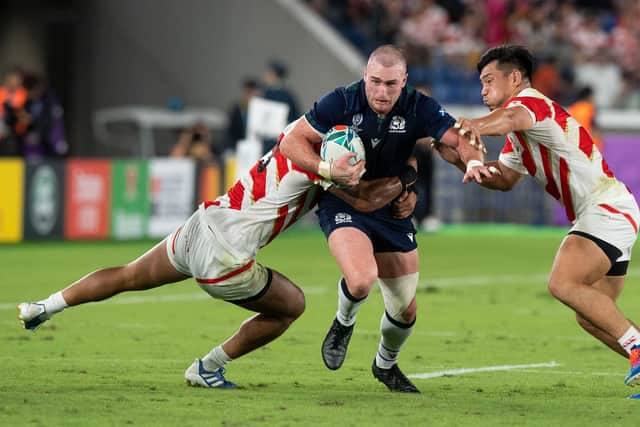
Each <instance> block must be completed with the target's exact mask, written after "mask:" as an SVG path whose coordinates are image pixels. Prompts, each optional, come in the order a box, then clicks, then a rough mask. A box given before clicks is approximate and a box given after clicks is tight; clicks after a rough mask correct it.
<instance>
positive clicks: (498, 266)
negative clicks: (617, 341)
mask: <svg viewBox="0 0 640 427" xmlns="http://www.w3.org/2000/svg"><path fill="white" fill-rule="evenodd" d="M474 230H475V231H474ZM507 230H508V232H505V229H504V228H500V229H496V228H486V227H483V228H455V227H454V228H448V229H445V230H444V231H443V232H441V233H439V234H435V235H431V234H420V235H419V245H420V251H421V284H420V288H419V292H418V305H419V314H418V321H417V324H416V327H415V330H414V334H413V335H412V337H411V338H410V340H409V341H408V342H407V344H406V345H405V347H404V349H403V351H402V353H401V358H400V366H401V367H402V369H403V370H404V372H405V373H407V374H418V373H429V372H437V371H443V370H449V369H460V368H481V367H488V366H499V365H519V364H536V363H549V362H556V363H557V364H558V365H559V366H556V367H551V368H549V367H541V368H532V369H519V370H510V371H495V372H475V373H468V374H464V375H449V376H444V377H438V378H430V379H415V380H414V382H415V383H416V385H417V386H418V388H420V389H421V390H422V394H420V395H400V394H391V393H389V392H387V391H386V389H385V388H384V387H383V386H382V385H381V384H380V383H378V382H376V381H375V380H374V379H373V377H372V376H371V373H370V365H371V361H372V359H373V357H374V355H375V352H376V349H377V344H378V340H379V332H378V327H379V320H380V315H381V313H382V299H381V296H380V293H379V292H378V291H376V292H374V293H372V295H370V298H369V300H368V301H367V303H366V304H365V305H364V306H363V308H362V309H361V311H360V314H359V316H358V322H357V326H356V330H355V332H354V336H353V338H352V341H351V345H350V348H349V353H348V357H347V360H346V362H345V364H344V366H343V367H342V368H341V369H340V370H338V371H329V370H327V369H326V368H325V367H324V365H323V363H322V360H321V357H320V343H321V342H322V339H323V337H324V334H325V333H326V330H327V328H328V326H329V325H330V323H331V319H332V317H333V315H334V313H335V310H336V293H335V291H336V283H337V279H338V277H339V276H338V274H339V273H338V270H337V267H336V266H335V264H334V262H333V260H332V258H331V256H330V255H329V253H328V251H327V247H326V243H325V241H324V238H323V237H322V235H321V233H320V232H319V231H316V230H302V229H294V230H292V231H290V232H287V233H285V234H284V235H283V236H282V237H281V238H279V239H277V240H276V241H275V242H273V243H272V244H271V245H270V246H269V247H267V248H265V250H264V251H263V252H262V253H261V254H260V257H259V260H260V261H261V262H262V263H264V264H266V265H269V266H271V267H273V268H275V269H277V270H279V271H281V272H282V273H284V274H285V275H287V276H288V277H290V278H291V279H293V280H294V281H295V282H296V283H298V284H299V285H300V286H301V287H302V288H303V290H305V291H306V294H307V310H306V312H305V314H304V315H303V316H302V317H301V318H300V319H299V320H298V321H297V322H296V323H294V324H293V325H292V327H291V329H290V330H289V331H287V332H286V333H285V334H284V335H283V336H282V337H281V338H280V339H278V340H276V341H275V342H273V343H271V344H269V345H268V346H266V347H264V348H262V349H259V350H257V351H256V352H254V353H252V354H249V355H247V356H245V357H244V358H241V359H239V360H236V361H234V362H233V363H232V364H230V365H229V367H228V368H229V369H228V373H227V376H228V378H229V379H230V380H232V381H234V382H236V383H238V384H239V385H241V386H242V389H240V390H204V389H196V388H190V387H187V386H186V385H185V384H184V382H183V371H184V369H185V368H186V367H187V366H188V365H189V364H190V363H191V362H192V361H193V359H194V358H195V357H198V356H201V355H203V354H205V353H206V352H208V351H209V350H210V348H212V347H213V346H214V345H215V344H217V343H219V342H220V341H222V340H224V339H225V338H226V337H227V336H229V335H230V334H231V333H233V332H234V331H235V329H236V328H237V327H238V325H239V324H240V323H241V322H242V321H243V319H245V318H246V317H247V316H248V312H245V311H243V310H241V309H239V308H237V307H235V306H232V305H230V304H225V303H223V302H220V301H215V300H212V299H210V298H207V297H206V294H204V292H202V291H200V290H199V289H198V288H197V286H196V285H195V284H194V283H193V282H192V281H185V282H182V283H179V284H174V285H169V286H166V287H164V288H160V289H155V290H152V291H147V292H144V293H137V294H123V295H119V296H117V297H115V298H113V299H112V300H110V301H108V302H103V303H97V304H89V305H85V306H80V307H75V308H72V309H69V310H66V311H65V312H64V313H62V314H60V315H58V316H57V317H55V318H54V319H53V320H52V321H50V322H48V323H47V324H45V325H44V326H43V327H42V328H41V329H40V330H38V331H37V332H36V333H31V332H27V331H24V330H21V329H20V328H19V325H18V322H17V321H16V320H15V316H16V312H15V309H14V308H13V305H14V304H15V303H17V302H20V301H22V300H32V299H40V298H43V297H45V296H47V295H49V294H50V293H52V292H54V291H56V290H57V289H59V288H61V287H63V286H65V285H66V284H67V283H69V282H71V281H73V280H75V279H76V278H78V277H80V276H81V275H83V274H85V273H87V272H89V271H91V270H93V269H96V268H99V267H102V266H109V265H116V264H121V263H125V262H127V261H129V260H130V259H132V258H133V257H135V256H137V255H138V254H140V253H142V252H143V251H145V250H146V249H147V248H149V247H150V246H151V245H152V244H153V242H146V241H145V242H128V243H117V242H89V243H61V242H37V243H26V244H18V245H1V246H0V271H1V273H0V276H1V280H0V325H1V327H0V378H1V379H2V380H1V381H0V425H2V426H21V425H56V426H58V425H59V426H86V425H91V426H94V425H118V426H119V425H155V426H157V425H176V426H177V425H180V426H188V425H194V426H200V425H224V426H253V425H264V426H274V425H283V426H286V425H288V426H300V425H305V426H306V425H340V426H377V425H380V426H401V425H409V426H422V425H434V426H441V425H442V426H460V425H469V426H528V425H531V426H539V425H546V426H559V425H562V426H574V425H575V426H578V425H580V426H602V425H607V426H615V425H625V426H629V425H635V422H634V421H633V420H634V419H636V420H637V414H639V413H640V406H639V405H640V402H638V401H631V400H628V399H626V398H625V397H626V396H627V395H629V394H630V393H631V392H632V391H633V389H630V388H627V387H625V386H624V384H623V382H622V380H623V377H624V375H625V374H626V373H627V369H628V365H627V362H626V361H625V360H624V359H623V358H621V357H619V356H617V355H615V354H613V353H612V352H610V351H609V350H607V349H605V348H604V347H603V346H602V345H601V344H599V343H598V342H596V341H595V340H594V339H592V338H590V337H589V336H587V335H586V333H584V332H582V331H581V330H580V329H579V327H578V326H577V325H576V324H575V322H574V320H573V314H572V312H571V311H570V310H569V309H568V308H566V307H564V306H563V305H562V304H560V303H559V302H557V301H555V300H553V299H552V298H551V297H550V296H549V295H548V293H547V291H546V286H545V277H546V274H547V272H548V270H549V267H550V265H551V261H552V258H553V255H554V253H555V250H556V248H557V246H558V244H559V243H560V241H561V239H562V237H563V233H564V230H553V229H552V230H549V229H545V230H538V231H539V232H531V231H528V230H523V229H519V228H512V229H507ZM639 276H640V269H637V268H636V267H634V266H633V265H632V266H631V274H630V275H629V278H628V282H627V286H626V290H625V292H624V293H623V295H622V297H621V300H620V304H619V305H620V307H621V308H622V309H623V311H625V313H627V315H629V316H631V317H635V318H636V319H640V311H639V310H638V307H639V306H640V290H638V286H639V285H640V283H639V282H640V279H639ZM141 297H144V298H141ZM152 297H153V299H151V298H152ZM636 391H640V390H636ZM632 415H636V416H635V417H632Z"/></svg>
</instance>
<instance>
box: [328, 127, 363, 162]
mask: <svg viewBox="0 0 640 427" xmlns="http://www.w3.org/2000/svg"><path fill="white" fill-rule="evenodd" d="M348 153H356V154H357V155H356V156H354V157H352V158H351V159H350V160H349V163H351V164H352V165H355V164H356V163H358V161H360V160H365V152H364V144H363V143H362V140H361V139H360V137H359V136H358V134H357V133H356V131H354V130H353V129H352V128H351V127H349V126H346V125H336V126H334V127H332V128H331V129H329V132H327V133H326V135H325V136H324V138H323V139H322V146H321V147H320V157H322V160H324V161H325V162H328V163H332V162H334V161H336V160H338V159H339V158H340V157H343V156H344V155H345V154H348Z"/></svg>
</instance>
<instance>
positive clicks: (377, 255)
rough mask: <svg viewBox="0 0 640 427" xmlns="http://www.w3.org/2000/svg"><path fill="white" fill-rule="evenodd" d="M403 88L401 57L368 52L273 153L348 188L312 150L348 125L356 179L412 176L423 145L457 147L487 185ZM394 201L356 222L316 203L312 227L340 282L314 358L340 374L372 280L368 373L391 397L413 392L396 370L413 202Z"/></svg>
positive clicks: (328, 198) (412, 288)
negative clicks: (361, 164)
mask: <svg viewBox="0 0 640 427" xmlns="http://www.w3.org/2000/svg"><path fill="white" fill-rule="evenodd" d="M406 83H407V68H406V59H405V57H404V55H403V53H402V52H401V51H400V50H399V49H398V48H396V47H394V46H391V45H385V46H381V47H379V48H377V49H376V50H375V51H374V52H373V53H372V54H371V56H370V57H369V61H368V63H367V65H366V68H365V70H364V78H363V79H362V80H360V81H358V82H355V83H353V84H351V85H349V86H346V87H340V88H337V89H335V90H334V91H332V92H329V93H328V94H326V95H324V96H323V97H322V98H320V99H319V100H318V101H317V102H315V103H314V106H313V108H311V109H310V110H309V111H308V112H307V113H306V114H305V116H304V119H301V120H299V121H298V123H297V124H296V126H295V127H294V128H293V129H292V131H291V133H289V134H288V135H286V136H285V138H284V139H283V140H282V143H281V145H280V147H281V150H282V151H283V153H284V154H285V155H286V156H287V157H289V158H290V159H292V161H294V162H295V163H297V164H299V165H301V166H302V167H303V168H305V169H307V170H313V171H317V172H318V174H319V175H322V176H324V177H325V178H327V179H331V180H332V181H334V182H337V183H339V184H347V185H350V184H351V182H349V181H348V179H344V178H343V171H342V170H341V169H340V168H339V167H336V165H329V164H327V163H326V162H324V161H322V160H321V158H320V157H319V156H318V154H317V150H316V149H315V147H317V146H318V145H319V144H320V142H321V141H322V137H323V135H324V134H325V133H326V132H327V131H328V130H329V129H330V128H331V127H332V126H334V125H337V124H348V125H351V126H352V127H353V128H354V129H355V130H356V132H357V133H358V135H359V136H360V139H362V141H363V143H364V146H365V151H366V173H365V174H364V176H363V180H368V179H374V178H382V177H390V176H397V175H400V174H402V173H403V171H406V170H412V171H413V173H414V174H415V169H413V168H412V166H409V165H408V162H409V159H410V156H411V154H412V151H413V148H414V145H415V143H416V141H417V140H419V139H422V138H426V137H434V138H437V139H439V140H441V141H442V142H443V143H445V144H448V145H449V146H451V147H454V148H456V147H458V148H459V151H460V152H461V155H462V156H463V158H464V159H465V160H470V161H471V162H470V165H471V168H470V171H469V174H470V176H474V177H475V179H477V180H482V175H485V176H489V175H490V173H489V171H488V169H487V168H485V167H484V166H483V164H482V161H481V160H482V152H481V151H480V150H478V149H476V148H474V147H472V146H471V145H470V144H468V143H467V142H466V140H465V143H464V144H458V140H459V138H461V137H460V136H459V135H458V132H457V131H456V130H455V129H453V125H454V123H455V120H454V119H453V118H452V117H451V116H450V115H449V114H447V113H446V112H445V111H444V109H443V108H442V107H440V105H439V104H438V103H437V102H436V101H435V100H434V99H432V98H430V97H428V96H425V95H422V94H421V93H418V92H416V91H415V90H414V89H413V88H410V87H407V86H406ZM461 139H463V138H461ZM474 160H475V162H473V161H474ZM474 165H475V166H474ZM401 200H402V201H404V202H403V204H401V205H400V206H399V207H398V208H399V210H400V212H395V214H394V207H393V206H392V205H388V206H385V207H383V208H382V209H379V210H376V211H375V212H372V213H367V214H363V213H361V212H357V211H355V210H354V209H353V208H352V207H351V206H349V205H347V204H346V203H344V201H343V200H340V199H339V198H337V197H334V196H333V195H331V194H326V195H325V196H323V197H322V199H321V200H320V202H319V209H318V216H319V218H320V225H321V227H322V229H323V231H324V233H325V235H326V236H327V240H328V244H329V249H330V250H331V254H332V255H333V256H334V258H335V259H336V261H337V263H338V265H339V266H340V269H341V270H342V273H343V277H342V278H341V279H340V280H339V282H338V310H337V313H336V317H335V319H334V320H333V323H332V325H331V327H330V329H329V332H328V333H327V335H326V338H325V339H324V342H323V344H322V359H323V360H324V363H325V365H326V366H327V367H328V368H329V369H338V368H340V366H341V365H342V363H343V361H344V359H345V356H346V351H347V346H348V344H349V340H350V338H351V334H352V332H353V328H354V324H355V320H356V314H357V312H358V309H359V308H360V306H361V305H362V304H363V302H364V300H365V299H366V297H367V295H368V294H369V292H370V291H371V289H372V288H373V286H374V285H375V284H376V283H377V282H378V279H379V284H380V289H381V290H382V296H383V299H384V306H385V311H384V313H383V314H382V319H381V323H380V331H381V334H382V338H381V341H380V344H379V346H378V352H377V355H376V357H375V359H374V361H373V364H372V367H371V370H372V372H373V375H374V377H375V378H377V379H378V380H379V381H381V382H382V383H384V384H385V385H386V386H387V387H388V388H389V390H391V391H400V392H418V389H417V388H416V387H415V386H414V385H413V384H412V383H411V381H409V380H408V379H407V378H406V377H405V376H404V375H403V373H402V372H401V371H400V369H399V368H398V364H397V359H398V353H399V351H400V348H401V347H402V345H403V344H404V342H405V341H406V340H407V338H408V337H409V335H410V334H411V331H412V329H413V325H414V322H415V319H416V299H415V294H416V288H417V285H418V251H417V244H416V240H415V232H416V230H415V228H414V226H413V224H412V223H411V219H410V218H409V216H410V214H411V212H412V211H413V207H414V206H415V193H412V192H411V193H404V194H403V195H402V198H401ZM407 205H408V206H409V208H408V209H407Z"/></svg>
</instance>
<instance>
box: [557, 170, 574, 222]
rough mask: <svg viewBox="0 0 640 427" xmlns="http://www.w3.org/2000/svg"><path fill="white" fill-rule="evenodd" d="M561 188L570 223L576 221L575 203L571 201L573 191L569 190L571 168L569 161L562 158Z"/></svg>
mask: <svg viewBox="0 0 640 427" xmlns="http://www.w3.org/2000/svg"><path fill="white" fill-rule="evenodd" d="M560 188H561V189H562V204H564V210H565V211H566V212H567V218H569V221H573V220H574V219H576V213H575V211H574V210H573V201H572V200H571V189H570V188H569V166H568V165H567V161H566V160H565V159H563V158H560Z"/></svg>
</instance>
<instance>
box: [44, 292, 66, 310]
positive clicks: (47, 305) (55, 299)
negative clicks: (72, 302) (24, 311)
mask: <svg viewBox="0 0 640 427" xmlns="http://www.w3.org/2000/svg"><path fill="white" fill-rule="evenodd" d="M38 303H40V304H44V309H45V310H47V314H49V315H50V316H52V315H54V314H56V313H60V312H61V311H62V310H64V309H65V308H67V307H69V304H67V302H66V301H65V300H64V297H63V296H62V291H58V292H56V293H55V294H51V295H50V296H49V298H47V299H45V300H42V301H38Z"/></svg>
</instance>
